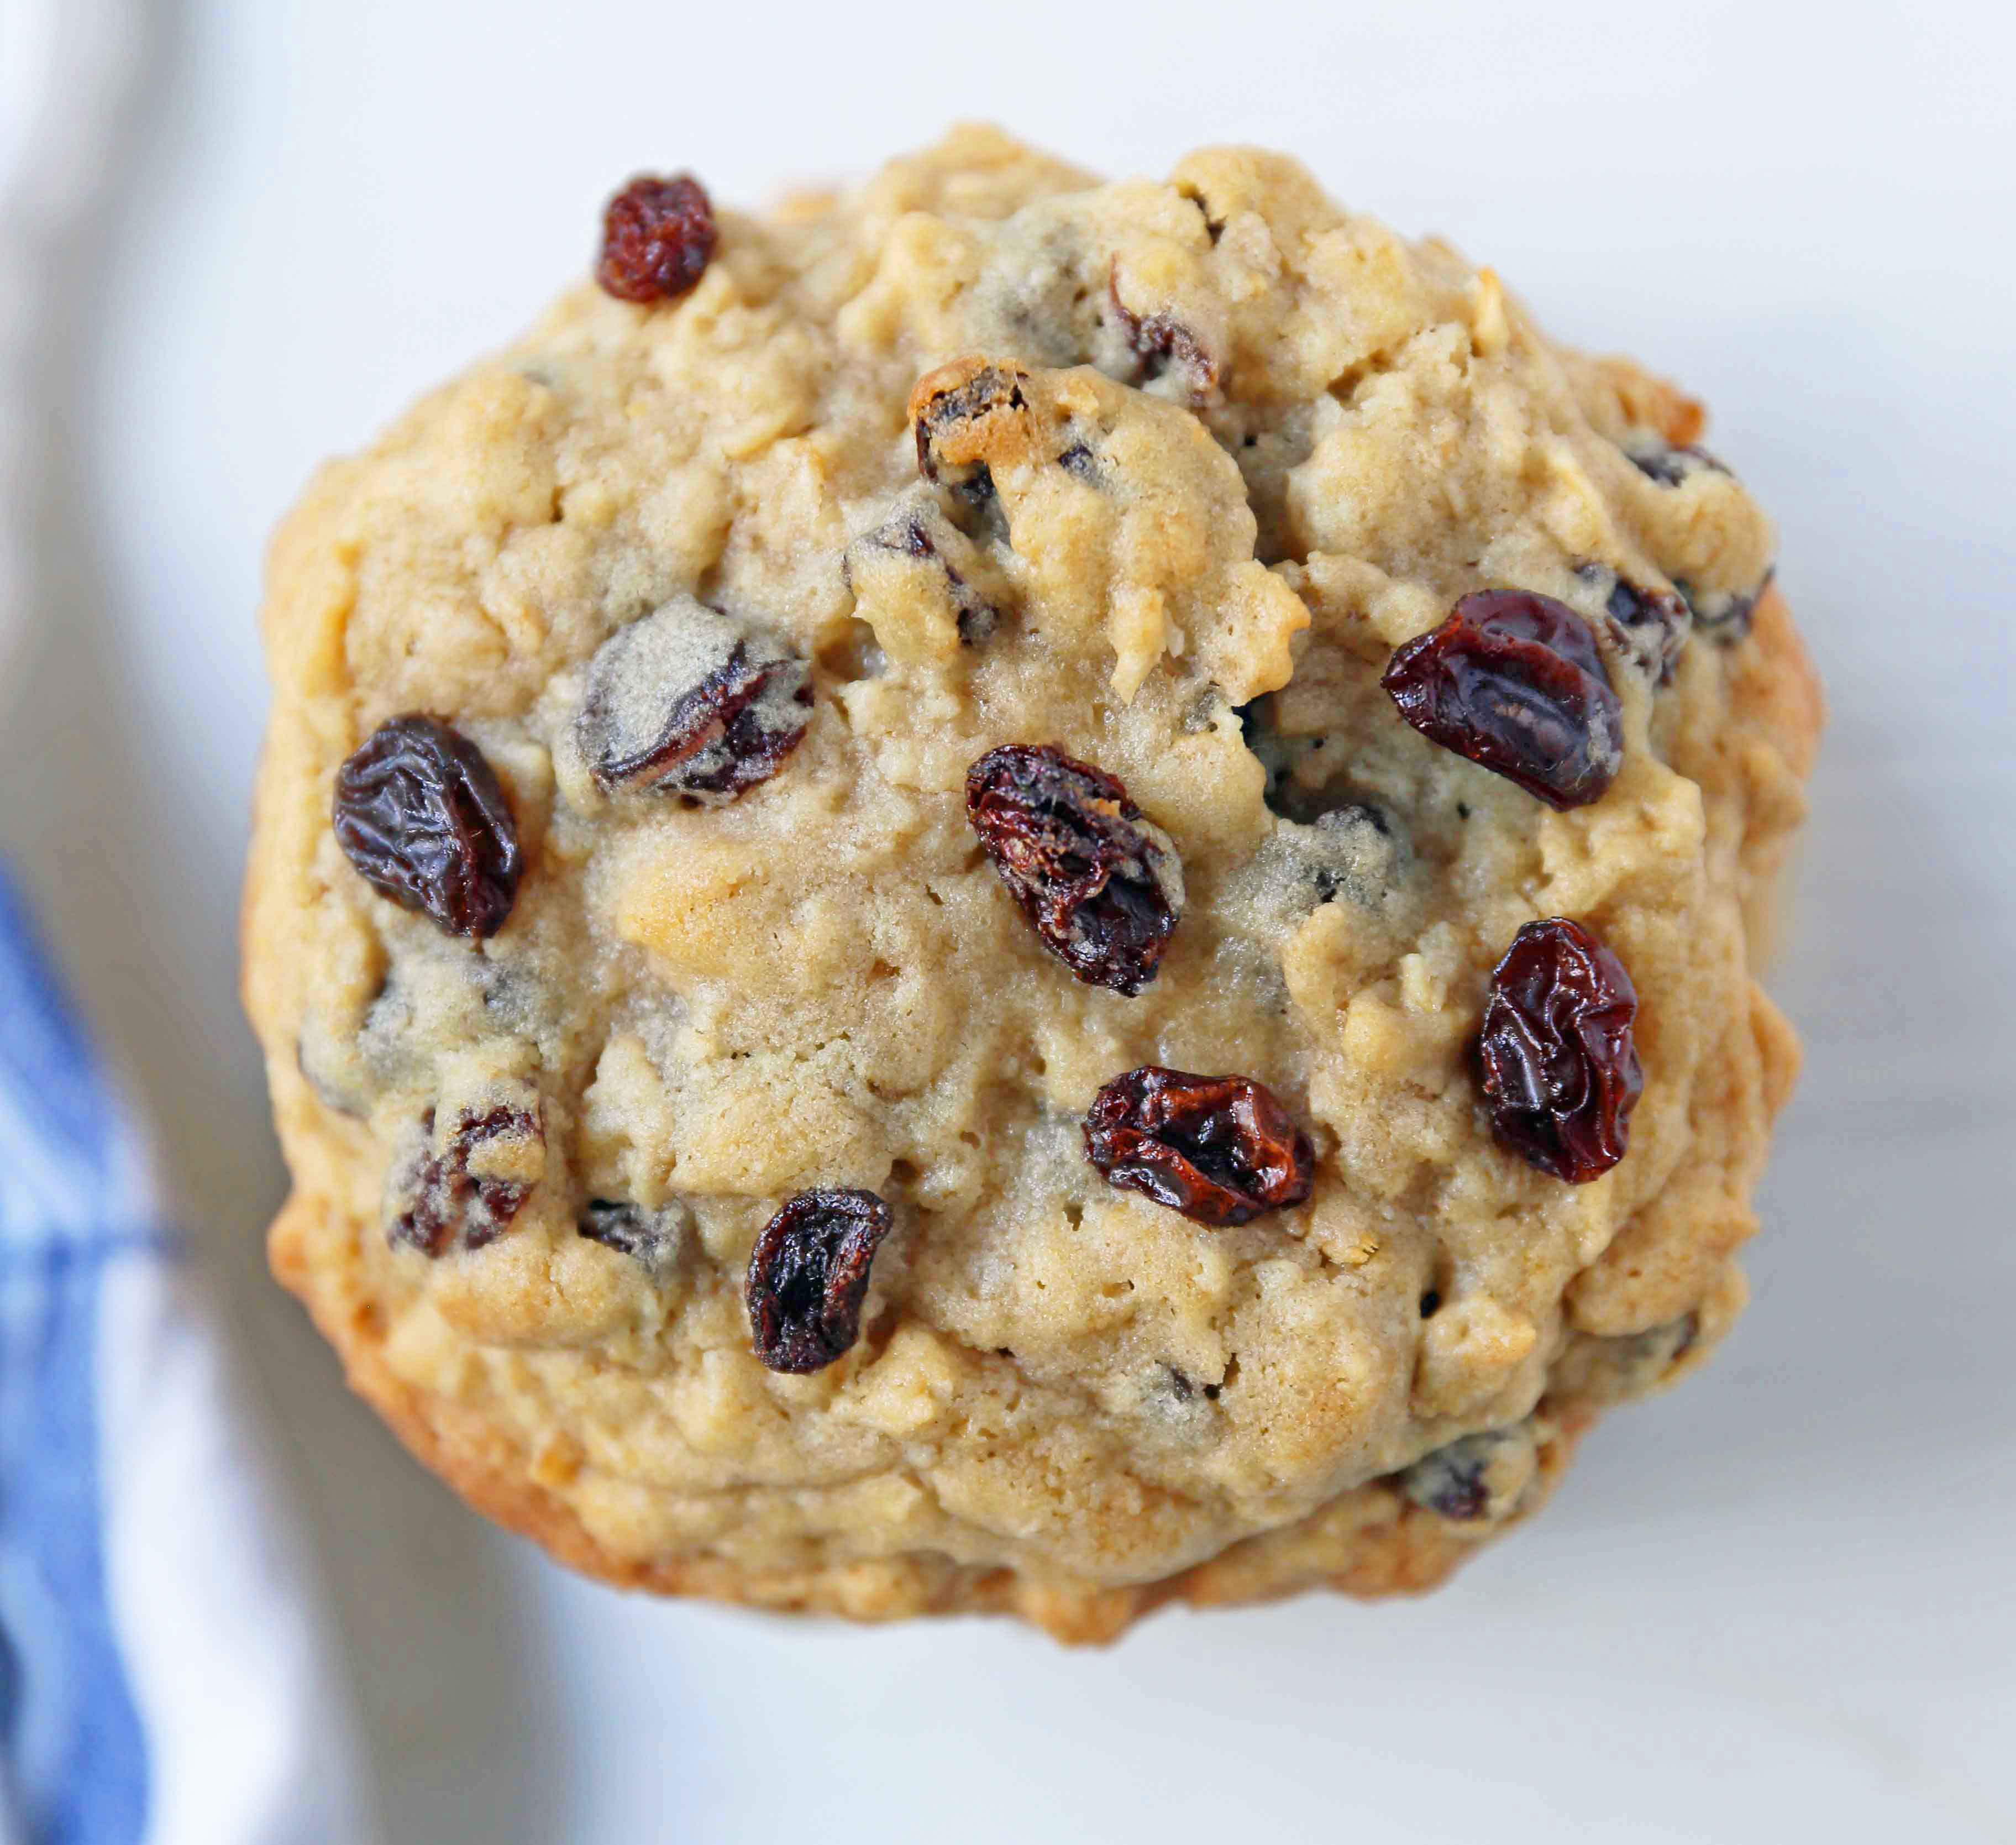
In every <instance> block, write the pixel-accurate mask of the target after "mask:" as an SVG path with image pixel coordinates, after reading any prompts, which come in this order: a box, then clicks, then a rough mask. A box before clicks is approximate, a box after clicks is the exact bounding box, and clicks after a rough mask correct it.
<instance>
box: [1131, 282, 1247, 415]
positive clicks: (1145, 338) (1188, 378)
mask: <svg viewBox="0 0 2016 1845" xmlns="http://www.w3.org/2000/svg"><path fill="white" fill-rule="evenodd" d="M1106 297H1107V301H1108V302H1110V303H1111V306H1112V308H1113V315H1114V319H1116V320H1117V321H1118V323H1120V328H1121V332H1123V333H1125V335H1126V336H1127V344H1129V347H1131V348H1132V349H1133V351H1134V353H1135V355H1136V356H1137V357H1138V358H1139V359H1140V360H1141V361H1142V362H1143V370H1142V377H1143V379H1144V380H1147V381H1149V382H1153V381H1154V380H1155V379H1157V378H1159V377H1161V375H1162V374H1163V373H1164V372H1165V371H1166V370H1167V369H1168V368H1169V367H1170V366H1172V365H1174V366H1177V367H1179V369H1181V371H1182V373H1183V382H1184V384H1185V385H1186V387H1187V388H1188V390H1189V392H1190V402H1191V403H1192V404H1193V405H1199V406H1201V405H1204V404H1208V403H1209V402H1211V398H1213V397H1215V395H1217V392H1218V379H1219V366H1218V361H1217V359H1215V358H1214V357H1213V356H1212V355H1211V354H1210V353H1208V352H1207V351H1205V350H1204V348H1203V346H1202V345H1201V344H1199V343H1198V341H1197V335H1196V334H1195V333H1193V332H1192V331H1191V330H1190V329H1189V328H1188V327H1186V326H1184V325H1183V323H1182V322H1181V321H1180V320H1178V319H1175V317H1174V316H1173V315H1168V314H1148V315H1141V314H1136V312H1134V311H1133V309H1132V308H1129V306H1128V305H1127V304H1126V303H1125V301H1122V300H1121V298H1120V265H1118V262H1116V263H1114V265H1113V266H1112V268H1111V269H1109V270H1108V271H1107V278H1106Z"/></svg>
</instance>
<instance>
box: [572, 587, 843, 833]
mask: <svg viewBox="0 0 2016 1845" xmlns="http://www.w3.org/2000/svg"><path fill="white" fill-rule="evenodd" d="M811 705H812V683H811V678H810V675H809V673H808V669H807V668H806V665H805V662H804V661H802V660H800V659H797V658H794V656H793V655H791V654H788V653H787V652H786V651H785V650H783V647H781V646H779V644H778V643H776V642H775V641H774V640H772V639H770V638H769V637H767V636H763V635H761V634H760V633H758V632H757V631H756V630H754V629H752V628H751V627H749V626H747V625H745V624H743V623H742V622H736V621H733V620H731V619H730V618H729V617H728V616H726V615H724V614H721V613H720V612H719V611H717V610H715V609H711V608H707V607H704V606H703V605H702V604H700V603H697V602H695V601H693V600H692V599H691V598H690V597H682V598H680V599H679V600H677V601H675V602H671V603H668V604H666V605H665V607H663V608H661V609H660V610H658V611H657V613H656V614H650V615H646V617H644V618H643V620H642V621H638V622H632V623H631V624H630V625H628V627H626V628H621V629H617V632H615V633H614V634H613V635H612V636H610V638H609V639H608V640H606V641H605V642H603V644H602V646H601V647H599V649H598V650H596V655H595V658H594V659H593V660H592V661H590V662H589V668H588V689H587V695H586V697H585V698H584V699H583V700H582V702H581V715H580V716H579V718H578V719H577V720H576V723H575V729H574V735H575V737H576V739H577V741H578V742H579V744H580V745H581V755H582V756H583V757H584V758H585V759H586V761H587V762H588V766H589V772H590V773H592V775H593V776H594V777H595V779H596V782H597V783H598V784H599V785H600V786H601V787H604V788H606V789H610V790H614V789H617V788H632V789H637V788H650V789H654V790H657V791H661V792H663V793H668V794H677V795H685V796H686V798H688V799H689V800H693V801H699V802H711V803H718V802H724V801H732V800H733V799H734V798H735V797H736V795H739V794H740V793H741V792H742V791H743V790H744V789H746V788H751V787H754V786H755V785H756V784H758V782H761V781H766V780H769V777H772V776H773V775H775V774H776V773H777V771H778V770H779V769H780V768H782V767H783V763H784V759H786V758H787V756H789V755H790V753H791V751H793V750H794V749H796V748H797V747H798V744H799V742H800V741H801V739H802V738H803V737H804V736H805V730H806V726H808V724H810V723H811V722H812V716H811Z"/></svg>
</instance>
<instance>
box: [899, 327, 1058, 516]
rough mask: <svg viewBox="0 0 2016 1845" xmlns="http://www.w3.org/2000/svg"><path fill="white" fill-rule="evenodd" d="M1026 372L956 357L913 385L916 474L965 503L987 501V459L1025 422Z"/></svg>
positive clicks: (990, 478)
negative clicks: (959, 496)
mask: <svg viewBox="0 0 2016 1845" xmlns="http://www.w3.org/2000/svg"><path fill="white" fill-rule="evenodd" d="M1027 384H1028V373H1026V372H1024V371H1023V370H1022V369H1021V367H1020V366H1013V365H998V366H997V365H991V364H989V363H988V362H986V361H985V359H956V360H955V361H953V362H952V364H950V365H948V366H940V367H939V368H938V370H936V371H934V372H932V373H928V374H927V376H925V377H923V378H920V379H919V380H918V381H917V386H916V389H915V390H914V391H912V392H911V394H910V421H911V423H912V424H913V426H914V427H915V430H916V438H917V471H918V473H920V474H922V475H923V477H924V478H925V479H926V480H927V481H932V482H934V483H935V484H942V485H945V486H947V487H950V488H952V489H954V491H956V492H958V493H959V494H960V495H963V497H964V498H966V499H969V500H983V499H992V498H993V497H994V476H993V474H992V471H991V470H989V468H988V456H989V455H990V454H992V453H993V452H996V451H997V450H998V449H1000V448H1001V447H1002V446H1003V443H1004V441H1006V440H1007V439H1009V438H1010V434H1011V432H1012V431H1013V430H1014V429H1015V427H1017V426H1018V425H1020V424H1021V423H1022V422H1023V420H1024V419H1025V418H1026V416H1027V414H1028V408H1029V400H1028V396H1027V395H1026V394H1025V391H1024V386H1025V385H1027Z"/></svg>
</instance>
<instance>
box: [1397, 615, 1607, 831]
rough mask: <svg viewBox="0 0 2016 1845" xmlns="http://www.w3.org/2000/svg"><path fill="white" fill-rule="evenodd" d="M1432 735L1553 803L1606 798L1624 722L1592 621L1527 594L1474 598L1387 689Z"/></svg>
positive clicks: (1409, 649) (1400, 667) (1400, 666)
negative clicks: (1599, 652)
mask: <svg viewBox="0 0 2016 1845" xmlns="http://www.w3.org/2000/svg"><path fill="white" fill-rule="evenodd" d="M1379 683H1381V685H1382V686H1384V687H1385V688H1386V690H1387V692H1388V694H1390V695H1391V697H1392V700H1393V702H1394V704H1396V705H1398V706H1399V710H1400V715H1401V716H1402V717H1403V718H1405V719H1406V720H1407V722H1408V723H1410V724H1412V725H1413V726H1414V728H1415V729H1416V730H1418V731H1420V733H1421V734H1422V735H1423V736H1424V737H1427V738H1428V739H1429V740H1430V741H1431V742H1434V743H1438V744H1441V745H1442V748H1444V749H1446V750H1453V751H1455V753H1456V755H1460V756H1462V757H1463V758H1465V759H1467V760H1468V761H1470V762H1475V763H1478V765H1480V766H1481V767H1483V768H1485V769H1490V770H1492V772H1493V773H1496V774H1499V775H1502V776H1503V777H1505V779H1506V780H1507V781H1510V782H1513V783H1515V784H1517V785H1518V786H1519V787H1522V788H1524V789H1525V791H1527V792H1528V794H1529V795H1536V796H1538V797H1539V799H1541V800H1543V801H1544V802H1546V803H1547V805H1549V806H1550V807H1556V808H1568V807H1582V806H1586V805H1587V804H1588V803H1589V802H1592V801H1594V800H1597V799H1599V798H1600V797H1601V796H1602V795H1603V792H1604V790H1605V789H1607V787H1609V786H1610V784H1611V782H1612V781H1613V780H1615V778H1616V775H1617V771H1618V768H1619V766H1621V765H1622V762H1623V760H1624V720H1623V715H1622V711H1621V710H1620V708H1619V707H1618V702H1617V694H1615V692H1614V691H1612V690H1611V686H1610V676H1609V674H1608V673H1607V672H1605V671H1604V665H1603V659H1602V656H1601V655H1600V654H1598V653H1597V650H1596V637H1595V636H1594V635H1593V633H1591V632H1590V631H1589V624H1588V623H1587V622H1585V621H1584V620H1583V619H1582V617H1581V616H1580V615H1579V614H1576V613H1575V611H1574V610H1573V609H1571V608H1570V607H1568V604H1566V603H1564V602H1557V601H1555V600H1553V597H1552V596H1536V595H1534V594H1532V593H1530V592H1528V591H1527V590H1524V589H1482V590H1479V591H1478V592H1477V593H1475V594H1474V595H1470V596H1464V597H1463V600H1461V601H1460V602H1459V603H1458V604H1456V607H1455V608H1454V609H1453V610H1452V611H1450V614H1449V619H1448V620H1447V621H1445V622H1443V623H1442V625H1441V627H1439V628H1438V629H1434V630H1433V631H1432V632H1430V633H1427V634H1424V635H1421V636H1418V637H1417V638H1416V639H1415V640H1410V641H1409V642H1408V643H1406V645H1405V646H1403V647H1401V648H1399V650H1397V651H1396V652H1395V654H1394V655H1393V658H1392V659H1391V661H1389V662H1388V665H1387V668H1386V671H1385V673H1384V676H1383V677H1382V678H1381V680H1380V682H1379Z"/></svg>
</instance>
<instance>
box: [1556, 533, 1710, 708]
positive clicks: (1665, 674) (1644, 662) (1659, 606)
mask: <svg viewBox="0 0 2016 1845" xmlns="http://www.w3.org/2000/svg"><path fill="white" fill-rule="evenodd" d="M1575 575H1577V576H1579V577H1580V578H1582V580H1583V581H1584V582H1592V583H1600V582H1602V581H1603V580H1604V578H1606V577H1607V578H1609V579H1610V589H1609V593H1608V594H1607V596H1606V597H1605V599H1604V617H1605V618H1606V619H1607V621H1608V622H1609V623H1610V632H1611V635H1612V636H1613V637H1614V638H1615V640H1616V642H1617V644H1618V646H1619V647H1622V649H1623V650H1625V653H1627V654H1629V655H1630V657H1631V658H1632V659H1633V661H1636V663H1637V665H1638V667H1639V668H1640V671H1641V672H1643V673H1644V674H1645V676H1647V678H1648V679H1651V681H1652V683H1654V685H1659V686H1669V685H1671V684H1672V683H1673V668H1675V667H1676V666H1677V665H1679V658H1680V655H1681V654H1682V653H1683V652H1684V651H1685V650H1686V648H1687V633H1688V631H1689V629H1691V628H1692V627H1693V625H1694V611H1692V610H1691V609H1690V608H1689V607H1687V603H1686V602H1685V600H1683V599H1682V598H1681V597H1679V596H1676V595H1675V594H1674V593H1672V591H1671V590H1670V589H1640V588H1639V587H1638V586H1637V585H1636V583H1634V582H1630V581H1629V580H1628V579H1627V578H1624V577H1621V576H1619V575H1617V573H1616V572H1615V571H1613V570H1611V568H1610V567H1609V566H1608V565H1607V564H1595V563H1589V564H1577V565H1576V566H1575Z"/></svg>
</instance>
